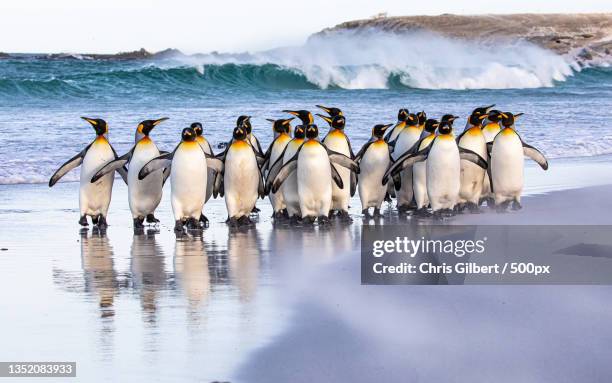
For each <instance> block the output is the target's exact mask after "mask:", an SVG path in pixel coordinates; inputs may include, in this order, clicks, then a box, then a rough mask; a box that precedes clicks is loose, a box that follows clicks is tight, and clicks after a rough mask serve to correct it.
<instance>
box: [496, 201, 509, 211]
mask: <svg viewBox="0 0 612 383" xmlns="http://www.w3.org/2000/svg"><path fill="white" fill-rule="evenodd" d="M509 205H510V201H504V202H502V203H500V204H498V205H497V206H496V207H495V211H497V212H498V213H505V212H506V210H508V206H509Z"/></svg>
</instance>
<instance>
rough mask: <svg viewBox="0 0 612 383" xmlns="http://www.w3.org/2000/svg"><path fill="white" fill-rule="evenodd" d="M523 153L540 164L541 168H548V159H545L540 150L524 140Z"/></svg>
mask: <svg viewBox="0 0 612 383" xmlns="http://www.w3.org/2000/svg"><path fill="white" fill-rule="evenodd" d="M521 142H522V141H521ZM523 154H525V155H526V156H527V157H529V158H531V159H532V160H534V161H535V162H537V163H538V165H540V167H541V168H542V169H544V170H547V169H548V160H547V159H546V157H544V155H543V154H542V152H540V151H539V150H538V149H536V148H534V147H533V146H531V145H529V144H526V143H524V142H523Z"/></svg>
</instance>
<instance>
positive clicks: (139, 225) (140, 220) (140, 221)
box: [134, 217, 144, 230]
mask: <svg viewBox="0 0 612 383" xmlns="http://www.w3.org/2000/svg"><path fill="white" fill-rule="evenodd" d="M143 222H144V218H140V217H136V218H134V230H136V229H142V228H144V225H143Z"/></svg>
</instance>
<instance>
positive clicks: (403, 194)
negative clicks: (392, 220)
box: [389, 113, 421, 213]
mask: <svg viewBox="0 0 612 383" xmlns="http://www.w3.org/2000/svg"><path fill="white" fill-rule="evenodd" d="M404 125H405V126H404V128H403V129H402V130H401V131H400V133H399V134H398V135H397V137H396V138H395V140H394V141H390V142H389V146H390V147H391V157H392V158H393V160H397V159H398V158H399V157H400V156H401V155H402V154H404V153H407V152H408V151H410V150H411V149H412V148H413V146H414V145H415V144H416V143H417V141H419V139H420V137H421V129H419V119H418V117H417V116H416V115H415V114H412V113H410V114H409V115H408V117H407V118H406V120H405V121H404ZM394 186H395V196H396V197H397V209H398V211H399V212H400V213H405V212H407V211H408V210H409V209H410V208H411V207H413V198H414V194H413V190H412V166H409V167H407V168H406V169H404V170H403V171H402V173H401V175H400V182H399V183H396V182H395V181H394Z"/></svg>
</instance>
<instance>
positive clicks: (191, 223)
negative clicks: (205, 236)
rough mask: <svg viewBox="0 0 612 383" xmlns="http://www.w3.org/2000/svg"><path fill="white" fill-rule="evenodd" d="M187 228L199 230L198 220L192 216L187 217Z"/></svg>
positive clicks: (200, 227)
mask: <svg viewBox="0 0 612 383" xmlns="http://www.w3.org/2000/svg"><path fill="white" fill-rule="evenodd" d="M186 226H187V229H189V230H201V229H202V226H201V225H200V220H199V219H195V218H193V217H189V218H188V219H187V223H186Z"/></svg>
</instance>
